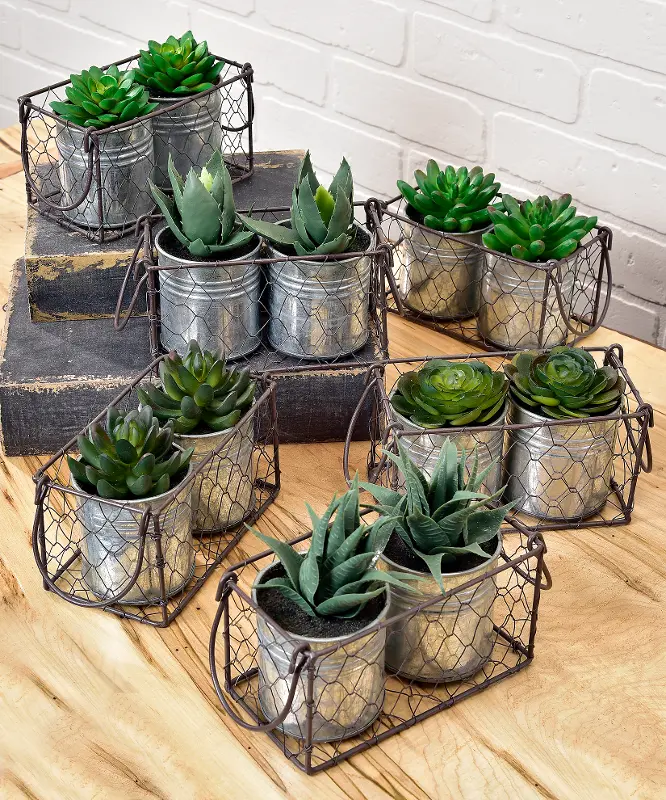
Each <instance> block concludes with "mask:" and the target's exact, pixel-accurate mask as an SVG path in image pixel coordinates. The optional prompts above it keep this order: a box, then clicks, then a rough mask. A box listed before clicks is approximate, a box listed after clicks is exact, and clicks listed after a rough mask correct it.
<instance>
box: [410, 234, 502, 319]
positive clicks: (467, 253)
mask: <svg viewBox="0 0 666 800" xmlns="http://www.w3.org/2000/svg"><path fill="white" fill-rule="evenodd" d="M487 230H490V227H487V228H484V229H483V230H478V231H470V232H469V233H453V234H445V233H444V232H442V231H436V230H432V229H429V228H424V227H422V226H420V225H413V224H410V223H407V222H403V237H404V238H403V240H402V241H401V243H400V244H399V253H398V259H397V261H398V262H399V263H400V264H401V270H400V274H399V276H398V279H399V281H400V296H401V299H402V302H403V303H404V304H405V305H406V306H407V307H408V308H410V309H412V311H416V312H417V313H419V314H426V315H427V316H430V317H434V318H436V319H464V318H466V317H472V316H474V315H475V314H476V313H477V311H478V309H479V293H480V285H481V276H482V274H483V265H484V262H485V256H486V254H485V252H484V251H483V250H480V249H479V247H478V246H479V245H481V244H482V241H481V237H482V236H483V234H484V233H485V232H486V231H487ZM450 237H455V239H454V238H450ZM457 240H460V241H457ZM475 245H476V247H475Z"/></svg>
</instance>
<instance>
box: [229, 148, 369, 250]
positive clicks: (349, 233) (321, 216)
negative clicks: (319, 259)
mask: <svg viewBox="0 0 666 800" xmlns="http://www.w3.org/2000/svg"><path fill="white" fill-rule="evenodd" d="M353 196H354V181H353V178H352V173H351V169H350V167H349V164H348V163H347V161H346V159H344V158H343V159H342V162H341V164H340V167H339V168H338V171H337V172H336V174H335V176H334V178H333V180H332V181H331V184H330V186H329V187H328V189H326V188H325V187H324V186H322V185H321V184H320V183H319V181H318V180H317V176H316V174H315V172H314V169H313V167H312V161H311V160H310V153H309V152H308V153H306V154H305V158H304V159H303V161H302V162H301V166H300V169H299V171H298V179H297V181H296V184H295V186H294V189H293V192H292V196H291V219H290V225H291V226H288V225H280V224H277V223H274V222H266V221H264V220H260V219H254V218H253V217H250V216H243V215H242V214H241V215H239V216H240V219H241V221H242V222H243V224H244V225H245V227H246V228H247V229H248V230H251V231H254V232H255V233H257V234H259V235H260V236H263V237H264V238H265V239H268V240H269V241H270V242H272V243H273V244H275V245H278V246H279V245H283V246H284V245H286V246H288V247H293V248H294V250H295V251H296V253H297V254H298V255H299V256H307V255H325V254H334V253H344V252H345V251H346V250H348V249H349V247H350V245H351V244H352V242H353V241H354V231H353V226H354V207H353Z"/></svg>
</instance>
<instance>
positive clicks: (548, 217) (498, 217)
mask: <svg viewBox="0 0 666 800" xmlns="http://www.w3.org/2000/svg"><path fill="white" fill-rule="evenodd" d="M502 206H503V208H502V209H501V210H500V209H490V212H489V213H490V218H491V220H492V222H493V226H494V227H493V229H492V231H490V232H489V233H484V235H483V243H484V245H485V246H486V247H488V248H489V249H490V250H497V251H498V252H500V253H511V255H512V256H513V257H514V258H519V259H521V260H522V261H549V260H551V259H555V260H557V261H559V260H560V259H561V258H566V257H567V256H569V255H571V253H573V252H574V250H575V249H576V248H577V247H578V243H579V242H580V240H581V239H582V238H583V237H584V236H586V235H587V234H588V233H589V232H590V231H591V230H592V228H594V226H595V225H596V224H597V218H596V217H584V216H576V208H575V206H572V205H571V195H570V194H563V195H562V196H561V197H558V198H557V199H556V200H551V199H550V197H546V195H540V196H539V197H537V199H536V200H535V201H534V202H532V201H531V200H525V201H524V202H522V203H519V202H518V201H517V200H515V199H514V198H513V197H511V195H508V194H505V195H504V196H503V197H502Z"/></svg>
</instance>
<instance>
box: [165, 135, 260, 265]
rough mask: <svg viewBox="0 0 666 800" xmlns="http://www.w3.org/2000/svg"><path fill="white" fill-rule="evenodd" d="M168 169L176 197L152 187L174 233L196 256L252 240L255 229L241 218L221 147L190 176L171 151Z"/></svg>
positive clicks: (225, 250)
mask: <svg viewBox="0 0 666 800" xmlns="http://www.w3.org/2000/svg"><path fill="white" fill-rule="evenodd" d="M167 171H168V173H169V181H170V182H171V188H172V189H173V199H171V198H170V197H168V196H167V195H165V194H164V192H163V191H162V190H161V189H160V188H158V187H157V186H155V184H154V183H152V182H151V183H150V191H151V193H152V195H153V198H154V199H155V202H156V203H157V205H158V206H159V208H160V210H161V212H162V213H163V214H164V218H165V220H166V222H167V225H168V226H169V229H170V230H171V233H173V235H174V236H175V237H176V239H178V241H179V242H180V243H181V244H182V245H183V247H186V248H187V250H189V252H190V253H191V254H192V255H193V256H197V257H198V258H205V257H207V256H211V255H215V254H216V253H227V252H229V251H231V250H236V249H238V248H239V247H243V245H246V244H248V242H250V241H251V240H252V238H253V237H254V233H252V231H246V230H243V229H242V227H241V226H240V225H239V224H238V222H237V219H236V205H235V203H234V192H233V187H232V185H231V176H230V175H229V170H228V169H227V167H226V165H225V163H224V159H223V158H222V154H221V153H220V151H219V150H216V151H215V152H214V153H213V155H212V156H211V157H210V159H209V161H208V163H207V164H206V166H205V167H202V169H201V172H199V173H198V174H197V172H196V170H195V169H194V168H192V169H190V171H189V173H188V175H187V180H183V177H182V176H181V175H180V174H179V173H178V171H177V170H176V168H175V166H174V164H173V159H172V158H171V154H169V161H168V165H167Z"/></svg>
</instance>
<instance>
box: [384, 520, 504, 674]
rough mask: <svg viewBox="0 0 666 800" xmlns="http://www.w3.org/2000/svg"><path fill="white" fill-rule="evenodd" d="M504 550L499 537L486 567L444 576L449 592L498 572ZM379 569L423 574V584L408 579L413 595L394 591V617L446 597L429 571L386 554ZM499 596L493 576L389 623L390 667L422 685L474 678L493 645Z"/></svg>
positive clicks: (445, 585)
mask: <svg viewBox="0 0 666 800" xmlns="http://www.w3.org/2000/svg"><path fill="white" fill-rule="evenodd" d="M501 551H502V535H501V533H500V534H498V543H497V548H496V549H495V552H494V553H493V554H492V556H489V558H488V560H487V561H485V562H484V563H483V564H481V565H479V566H478V567H473V568H472V569H468V570H465V571H464V572H451V573H447V574H445V575H443V582H444V588H445V590H446V591H447V592H448V591H451V590H452V589H455V588H456V587H457V586H461V585H462V584H463V583H467V582H468V581H470V580H474V579H475V578H478V577H480V576H481V575H483V574H484V573H486V572H490V571H491V570H493V569H495V567H496V566H497V563H498V561H499V557H500V553H501ZM380 565H381V566H382V568H383V569H387V570H391V571H395V572H397V573H403V574H404V575H406V576H411V577H413V576H415V575H420V576H424V579H423V580H420V581H414V580H411V581H409V584H410V586H411V587H412V588H413V591H405V590H403V589H400V587H398V586H392V587H391V607H390V609H389V617H390V618H391V619H392V618H393V617H395V616H397V615H399V614H402V613H403V612H405V611H408V610H409V609H410V608H414V606H416V605H419V604H420V603H424V602H427V601H428V600H433V599H434V598H436V597H440V596H441V594H442V591H441V589H440V588H439V585H438V584H437V581H436V580H435V579H434V578H433V577H432V575H430V573H423V572H417V571H415V570H411V569H407V568H406V567H402V566H400V565H399V564H396V563H394V562H393V561H391V560H390V559H389V558H387V556H385V555H383V556H382V557H381V560H380ZM496 597H497V581H496V579H495V576H493V577H491V578H486V579H485V580H483V581H481V582H480V583H477V584H475V585H474V586H472V587H470V588H469V589H465V590H463V591H461V592H458V593H457V594H455V595H451V596H450V597H449V598H448V599H447V600H442V601H441V602H438V603H433V604H432V605H430V606H427V607H426V608H424V609H422V610H420V611H416V612H415V613H414V614H412V615H410V616H407V617H406V618H404V619H401V620H396V621H395V622H393V623H391V624H389V627H388V638H387V641H386V667H387V668H388V669H390V670H392V671H393V672H396V673H398V674H399V675H401V676H402V677H404V678H408V679H409V680H414V681H420V682H423V683H443V682H447V681H460V680H464V679H465V678H469V677H471V676H472V675H474V674H475V673H476V672H478V671H479V670H480V669H481V667H483V665H484V664H485V663H486V662H487V661H488V659H489V658H490V655H491V653H492V651H493V647H494V646H495V638H496V634H495V629H494V628H493V620H492V607H493V603H494V602H495V598H496Z"/></svg>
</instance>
